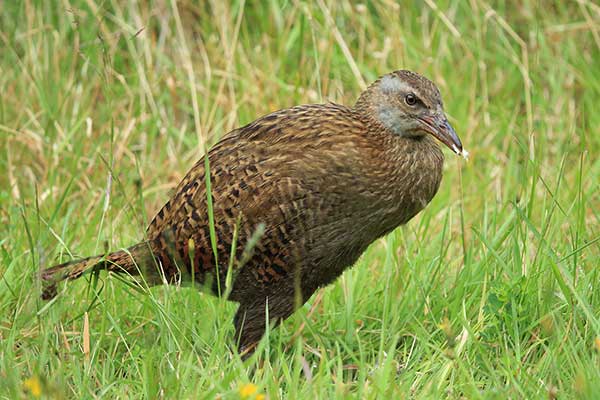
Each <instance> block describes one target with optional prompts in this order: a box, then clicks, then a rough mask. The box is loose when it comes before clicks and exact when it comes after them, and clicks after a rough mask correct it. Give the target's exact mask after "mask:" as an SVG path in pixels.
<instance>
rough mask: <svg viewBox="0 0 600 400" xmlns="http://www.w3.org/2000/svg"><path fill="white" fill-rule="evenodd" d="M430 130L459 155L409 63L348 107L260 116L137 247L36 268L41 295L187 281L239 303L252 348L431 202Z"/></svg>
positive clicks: (202, 168) (206, 162)
mask: <svg viewBox="0 0 600 400" xmlns="http://www.w3.org/2000/svg"><path fill="white" fill-rule="evenodd" d="M434 138H436V139H437V140H439V141H440V142H442V143H444V144H445V145H447V146H448V147H450V148H451V149H452V150H453V151H454V152H455V153H457V154H462V155H463V156H465V155H466V152H464V151H463V148H462V144H461V142H460V140H459V138H458V136H457V135H456V133H455V131H454V129H453V128H452V127H451V126H450V124H449V123H448V120H447V119H446V116H445V115H444V110H443V104H442V99H441V96H440V92H439V90H438V88H437V87H436V86H435V85H434V84H433V83H432V82H431V81H429V80H428V79H426V78H424V77H423V76H421V75H418V74H416V73H414V72H410V71H395V72H392V73H390V74H387V75H384V76H383V77H381V78H380V79H378V80H377V81H375V82H374V83H373V84H371V85H370V86H369V87H368V89H367V90H365V91H364V92H363V93H362V94H361V95H360V97H359V99H358V101H357V102H356V104H355V105H354V107H346V106H343V105H339V104H334V103H328V104H310V105H301V106H297V107H292V108H288V109H284V110H280V111H276V112H273V113H271V114H268V115H266V116H264V117H261V118H259V119H257V120H256V121H254V122H252V123H250V124H248V125H246V126H244V127H242V128H239V129H235V130H233V131H231V132H229V133H228V134H227V135H226V136H225V137H224V138H223V139H222V140H221V141H220V142H219V143H218V144H216V145H215V146H214V147H213V148H212V149H211V150H210V151H209V153H208V159H206V157H203V158H202V159H200V161H198V162H197V163H196V165H194V166H193V167H192V169H191V170H190V171H189V172H188V173H187V175H186V176H185V178H183V180H182V181H181V182H180V183H179V185H178V187H177V189H176V193H175V195H174V196H173V197H172V198H171V199H170V200H169V201H168V202H167V203H166V204H165V205H164V207H163V208H162V209H161V210H160V211H159V212H158V214H157V215H156V216H155V217H154V219H153V221H152V222H151V223H150V226H149V227H148V230H147V236H146V239H145V240H144V241H143V242H141V243H138V244H136V245H134V246H132V247H129V248H128V249H126V250H120V251H117V252H114V253H110V254H107V255H101V256H96V257H90V258H86V259H83V260H77V261H70V262H67V263H64V264H60V265H57V266H54V267H52V268H48V269H46V270H43V271H42V273H41V277H42V279H43V281H44V283H45V289H44V293H43V295H42V297H43V298H44V299H49V298H52V297H54V296H55V295H56V283H57V282H59V281H61V280H67V279H68V280H71V279H76V278H79V277H80V276H81V275H82V274H84V273H87V272H91V271H98V270H109V271H113V272H117V273H126V274H129V275H133V276H136V275H137V276H140V277H141V279H142V280H143V281H144V282H146V283H147V284H148V285H156V284H161V283H173V282H180V281H182V280H183V281H185V280H193V281H195V282H198V283H200V284H202V285H205V286H208V287H209V289H210V290H212V292H213V293H214V294H216V295H219V296H227V299H228V300H231V301H235V302H238V303H239V309H238V311H237V314H236V316H235V319H234V324H235V328H236V335H237V339H238V340H239V342H238V346H239V348H240V350H244V351H245V353H248V352H251V351H252V349H253V348H254V346H255V345H256V344H257V343H258V341H259V340H260V338H261V337H262V335H263V333H264V331H265V327H266V318H265V317H266V315H267V313H266V311H267V309H268V318H269V320H270V322H280V321H283V320H284V319H286V318H287V317H288V316H290V315H291V314H292V313H293V312H294V311H295V310H296V309H297V308H298V307H299V306H300V305H302V304H303V303H304V302H305V301H306V300H307V299H308V298H309V297H310V296H311V295H312V294H313V293H314V292H315V290H316V289H317V288H319V287H321V286H325V285H327V284H329V283H331V282H332V281H333V280H335V279H336V278H337V277H338V276H339V275H340V274H341V273H342V272H343V271H344V270H345V269H346V268H348V267H349V266H351V265H352V264H353V263H354V262H355V261H356V260H357V259H358V257H359V256H360V255H361V253H362V252H363V251H364V250H365V249H366V248H367V246H369V244H370V243H372V242H373V241H374V240H376V239H377V238H379V237H381V236H382V235H385V234H386V233H388V232H390V231H392V230H393V229H394V228H396V227H397V226H399V225H402V224H405V223H406V222H408V221H409V220H410V219H411V218H412V217H414V216H415V215H416V214H417V213H418V212H419V211H421V210H422V209H423V208H424V207H425V206H426V205H427V204H428V203H429V202H430V201H431V199H432V198H433V196H434V195H435V193H436V192H437V190H438V187H439V185H440V180H441V178H442V164H443V155H442V151H441V150H440V148H439V147H438V145H437V142H436V141H435V140H434ZM207 171H209V173H207ZM207 188H210V190H209V189H207Z"/></svg>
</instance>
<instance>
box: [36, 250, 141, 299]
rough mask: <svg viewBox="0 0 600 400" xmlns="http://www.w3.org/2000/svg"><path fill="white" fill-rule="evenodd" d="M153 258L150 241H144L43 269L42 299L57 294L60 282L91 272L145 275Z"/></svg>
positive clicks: (50, 297)
mask: <svg viewBox="0 0 600 400" xmlns="http://www.w3.org/2000/svg"><path fill="white" fill-rule="evenodd" d="M152 259H153V256H152V248H151V245H150V243H149V242H142V243H138V244H136V245H134V246H132V247H130V248H128V249H127V250H120V251H116V252H114V253H110V254H108V255H105V256H94V257H88V258H84V259H81V260H74V261H68V262H66V263H63V264H58V265H55V266H53V267H50V268H47V269H44V270H42V271H41V278H42V283H43V291H42V299H44V300H50V299H52V298H53V297H55V296H56V284H57V283H58V282H61V281H64V280H73V279H77V278H79V277H80V276H82V275H83V274H86V273H89V272H94V271H101V270H107V271H113V272H119V273H125V274H129V275H140V274H142V275H145V274H144V272H145V271H144V270H145V269H146V268H147V267H148V266H149V264H152V263H151V260H152Z"/></svg>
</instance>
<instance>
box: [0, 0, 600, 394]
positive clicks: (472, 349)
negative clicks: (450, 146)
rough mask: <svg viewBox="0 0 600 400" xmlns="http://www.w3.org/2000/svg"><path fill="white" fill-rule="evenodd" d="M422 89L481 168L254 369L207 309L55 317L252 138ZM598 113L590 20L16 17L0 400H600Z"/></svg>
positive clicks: (321, 300)
mask: <svg viewBox="0 0 600 400" xmlns="http://www.w3.org/2000/svg"><path fill="white" fill-rule="evenodd" d="M225 3H228V4H225ZM400 68H407V69H412V70H415V71H418V72H420V73H422V74H424V75H426V76H428V77H430V78H431V79H432V80H434V81H435V82H436V83H437V84H438V85H439V87H440V89H441V91H442V94H443V97H444V100H445V105H446V110H447V112H448V114H449V116H450V120H451V122H452V124H453V125H454V127H455V128H456V130H457V131H458V133H459V135H460V136H461V138H462V141H463V143H464V144H465V147H466V148H467V149H468V150H469V151H470V152H471V160H470V161H469V162H468V163H467V162H465V161H464V160H462V159H459V158H458V157H455V156H452V155H451V154H450V153H447V158H446V166H445V177H444V180H443V182H442V186H441V188H440V191H439V193H438V195H437V197H436V198H435V199H434V201H433V202H432V204H430V205H429V207H428V208H427V209H426V210H425V211H424V212H423V213H421V214H420V215H419V216H418V217H417V218H415V219H414V220H413V221H412V222H410V223H409V224H408V225H407V226H406V227H403V228H400V229H397V230H396V231H395V232H393V233H392V234H390V235H388V236H387V237H385V238H383V239H381V240H378V241H377V242H376V243H374V244H373V245H372V246H371V247H370V248H369V250H368V251H367V252H366V253H365V254H364V255H363V257H362V258H361V259H360V260H359V261H358V262H357V265H356V266H355V267H354V268H353V269H351V270H349V271H347V272H346V273H345V274H344V275H343V276H342V278H341V279H339V280H338V281H337V282H336V283H335V284H334V285H331V286H329V287H327V288H325V289H322V290H320V291H319V292H318V293H317V294H316V295H315V296H313V297H312V298H311V299H310V301H309V302H308V303H307V304H306V305H305V306H304V307H303V308H302V309H301V310H299V311H298V312H297V313H296V314H295V315H294V316H293V317H292V318H290V319H289V320H288V321H287V322H286V323H284V324H283V325H282V326H281V327H280V328H278V329H277V330H274V331H272V332H269V335H268V336H269V337H268V339H267V340H263V341H262V342H261V346H260V348H259V350H258V351H257V353H256V355H255V356H254V357H253V358H251V359H250V360H248V361H246V362H242V361H241V360H240V359H239V357H238V356H237V354H236V353H235V352H234V351H233V350H232V348H233V347H234V343H233V333H234V332H233V327H232V325H231V320H232V318H233V313H234V311H235V305H234V304H229V303H227V302H225V301H222V300H219V299H216V298H214V297H211V296H208V295H206V294H202V293H199V292H198V291H195V290H192V289H189V288H185V287H158V288H154V289H152V290H150V291H149V292H147V293H143V292H139V291H138V290H135V288H132V287H130V286H128V285H126V284H125V283H124V282H123V280H122V279H119V278H118V277H116V276H114V275H111V276H106V275H104V274H103V275H101V276H100V281H99V282H96V283H97V284H96V285H93V284H90V280H86V279H82V280H81V281H79V282H77V283H73V284H72V285H69V286H68V287H64V286H61V288H60V289H59V296H58V298H57V299H56V300H55V301H52V302H50V303H44V302H43V301H41V300H40V298H39V294H40V282H39V280H38V271H39V269H40V268H41V267H44V266H49V265H51V264H54V263H57V262H60V261H64V260H69V259H70V258H71V257H76V256H86V255H90V254H95V253H102V252H104V251H105V250H106V249H111V250H116V249H119V248H121V247H124V246H128V245H131V244H133V243H135V242H137V241H138V240H139V239H141V238H143V236H144V230H145V226H146V224H147V223H148V221H149V218H151V217H152V216H153V215H154V213H155V212H156V211H158V209H159V208H160V207H161V206H162V204H163V203H164V202H165V201H166V200H167V198H168V197H169V194H170V193H171V191H172V190H173V189H174V186H175V185H176V183H177V182H178V181H179V179H181V178H182V177H183V175H184V173H185V172H186V171H187V169H188V168H190V167H191V166H192V164H193V163H194V162H195V161H196V160H197V159H198V158H199V157H200V156H201V155H202V153H203V151H204V149H205V148H206V147H207V146H210V145H211V144H212V143H214V142H215V141H217V140H218V138H219V137H220V136H222V135H223V134H224V133H226V132H227V131H229V130H230V129H232V128H235V127H237V126H239V125H241V124H244V123H247V122H250V121H252V120H253V119H255V118H256V117H258V116H260V115H263V114H265V113H267V112H269V111H272V110H275V109H278V108H285V107H289V106H292V105H296V104H300V103H313V102H322V101H327V100H333V101H336V102H340V103H344V104H352V103H353V102H354V101H355V99H356V98H357V96H358V94H359V93H360V91H361V89H362V88H363V87H364V85H365V84H368V83H369V82H371V81H372V80H374V79H375V78H376V77H377V76H379V75H381V74H383V73H386V72H389V71H392V70H395V69H400ZM599 108H600V7H599V6H598V5H596V4H594V2H592V1H587V0H580V1H572V2H558V1H557V2H552V1H540V2H533V1H524V2H517V1H514V2H513V1H497V2H487V1H485V0H470V1H468V2H466V1H457V0H454V1H440V2H434V1H433V0H426V1H425V2H423V3H421V2H414V3H412V2H402V4H401V5H398V4H396V3H395V2H394V1H384V0H380V1H374V2H365V3H364V4H357V3H356V2H351V1H347V0H337V1H329V0H317V1H314V2H311V1H277V0H273V1H269V2H259V1H246V2H244V1H243V0H242V1H232V2H222V1H220V0H209V1H207V2H191V1H181V2H179V3H178V5H177V6H176V5H175V4H174V2H173V1H168V0H164V1H158V0H157V1H147V2H142V3H140V4H135V3H131V4H129V3H126V2H122V1H111V0H106V1H98V2H94V1H93V0H88V1H69V0H64V1H5V2H0V245H1V247H0V398H6V399H15V398H29V397H39V396H43V397H47V398H222V399H238V398H247V399H251V398H255V399H261V398H265V397H266V398H268V399H279V398H286V399H287V398H291V399H293V398H313V399H321V398H323V399H328V398H340V399H341V398H344V399H345V398H361V399H363V398H433V399H437V398H452V399H455V398H466V399H477V398H486V399H487V398H492V399H494V398H496V399H507V398H512V399H525V398H528V399H529V398H550V399H554V398H560V399H565V398H590V399H592V398H598V397H597V396H600V290H596V287H597V285H598V284H599V283H600V240H599V239H600V223H599V219H600V190H599V184H598V182H599V181H600V157H599V155H600V128H599V127H600V112H599V111H598V110H599ZM376 161H377V160H374V162H376ZM92 283H93V282H92Z"/></svg>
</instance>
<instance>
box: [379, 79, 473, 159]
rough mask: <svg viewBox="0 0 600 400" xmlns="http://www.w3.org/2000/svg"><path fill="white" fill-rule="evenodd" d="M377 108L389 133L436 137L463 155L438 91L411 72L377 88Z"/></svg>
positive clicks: (381, 82) (405, 135) (380, 118)
mask: <svg viewBox="0 0 600 400" xmlns="http://www.w3.org/2000/svg"><path fill="white" fill-rule="evenodd" d="M376 85H377V86H376V88H374V89H375V97H374V98H373V100H374V101H373V104H372V106H373V108H374V112H375V115H376V117H377V118H378V119H379V121H380V122H381V124H382V125H383V126H385V127H386V128H387V129H388V130H389V131H391V132H393V133H394V134H396V135H399V136H403V137H418V136H422V135H426V134H429V135H432V136H434V137H435V138H437V139H438V140H439V141H440V142H442V143H444V144H445V145H446V146H448V147H449V148H450V149H452V151H454V152H455V153H456V154H463V147H462V143H461V141H460V139H459V138H458V135H457V134H456V132H455V131H454V129H453V128H452V126H451V125H450V123H449V122H448V119H447V118H446V115H445V114H444V109H443V104H442V99H441V96H440V92H439V91H438V89H437V87H436V86H435V85H434V84H433V83H431V82H430V81H429V80H427V79H425V78H423V77H422V76H420V75H417V74H415V73H412V72H408V71H397V72H394V73H391V74H388V75H385V76H383V77H382V78H381V79H380V80H379V81H378V83H377V84H376Z"/></svg>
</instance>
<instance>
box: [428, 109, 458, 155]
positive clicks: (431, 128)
mask: <svg viewBox="0 0 600 400" xmlns="http://www.w3.org/2000/svg"><path fill="white" fill-rule="evenodd" d="M419 120H420V121H421V122H422V124H423V130H424V131H425V132H427V133H430V134H431V135H433V136H434V137H435V138H437V139H438V140H439V141H440V142H442V143H444V144H445V145H446V146H448V147H449V148H450V149H452V151H453V152H455V153H456V154H459V155H464V152H463V146H462V143H461V142H460V139H459V138H458V135H457V134H456V131H455V130H454V128H452V125H450V122H448V119H447V118H446V116H445V115H444V114H442V113H439V114H437V113H436V114H434V115H427V116H423V117H419Z"/></svg>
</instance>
